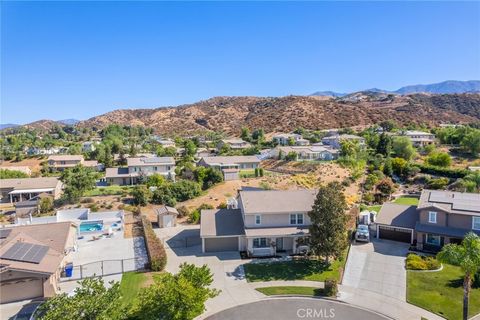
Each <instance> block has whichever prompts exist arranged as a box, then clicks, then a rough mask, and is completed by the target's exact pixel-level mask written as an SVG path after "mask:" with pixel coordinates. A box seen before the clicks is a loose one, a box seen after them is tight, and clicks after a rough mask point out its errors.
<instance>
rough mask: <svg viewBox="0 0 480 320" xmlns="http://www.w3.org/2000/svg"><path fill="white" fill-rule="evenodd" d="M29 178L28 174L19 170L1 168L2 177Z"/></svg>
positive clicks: (0, 175)
mask: <svg viewBox="0 0 480 320" xmlns="http://www.w3.org/2000/svg"><path fill="white" fill-rule="evenodd" d="M15 178H28V174H26V173H25V172H23V171H18V170H8V169H0V179H15Z"/></svg>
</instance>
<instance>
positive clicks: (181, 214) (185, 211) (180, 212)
mask: <svg viewBox="0 0 480 320" xmlns="http://www.w3.org/2000/svg"><path fill="white" fill-rule="evenodd" d="M177 211H178V217H180V218H181V217H186V216H188V215H189V213H190V212H189V211H188V208H187V207H186V206H181V207H180V208H178V209H177Z"/></svg>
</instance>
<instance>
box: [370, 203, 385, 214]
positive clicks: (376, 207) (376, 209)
mask: <svg viewBox="0 0 480 320" xmlns="http://www.w3.org/2000/svg"><path fill="white" fill-rule="evenodd" d="M381 208H382V205H381V204H379V205H374V206H368V207H367V210H368V211H375V212H377V213H378V212H379V211H380V209H381Z"/></svg>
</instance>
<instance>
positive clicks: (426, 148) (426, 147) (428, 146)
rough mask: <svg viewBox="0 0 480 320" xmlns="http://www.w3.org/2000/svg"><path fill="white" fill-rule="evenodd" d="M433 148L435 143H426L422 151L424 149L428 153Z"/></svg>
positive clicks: (431, 151) (434, 148) (430, 152)
mask: <svg viewBox="0 0 480 320" xmlns="http://www.w3.org/2000/svg"><path fill="white" fill-rule="evenodd" d="M435 150H436V146H435V144H433V143H432V144H427V145H426V146H425V147H424V148H423V151H424V152H425V153H426V154H428V155H430V154H432V153H433V152H434V151H435Z"/></svg>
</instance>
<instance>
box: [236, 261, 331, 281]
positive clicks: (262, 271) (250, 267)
mask: <svg viewBox="0 0 480 320" xmlns="http://www.w3.org/2000/svg"><path fill="white" fill-rule="evenodd" d="M244 269H245V274H246V277H247V279H248V280H249V281H252V282H254V281H271V280H302V279H305V278H307V277H309V276H312V275H314V274H320V273H323V272H325V271H333V268H332V265H326V264H325V262H324V261H319V260H294V261H283V262H271V263H248V264H245V265H244Z"/></svg>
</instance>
